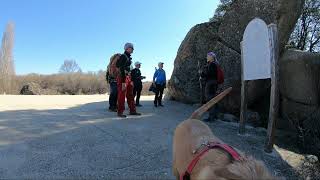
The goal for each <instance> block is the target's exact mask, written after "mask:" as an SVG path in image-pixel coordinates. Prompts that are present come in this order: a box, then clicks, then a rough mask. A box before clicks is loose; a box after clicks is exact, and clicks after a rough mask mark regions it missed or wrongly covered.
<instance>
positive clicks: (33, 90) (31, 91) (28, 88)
mask: <svg viewBox="0 0 320 180" xmlns="http://www.w3.org/2000/svg"><path fill="white" fill-rule="evenodd" d="M20 94H21V95H41V86H40V85H39V84H37V83H28V84H26V85H24V86H23V87H22V88H21V90H20Z"/></svg>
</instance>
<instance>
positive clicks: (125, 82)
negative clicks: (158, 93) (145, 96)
mask: <svg viewBox="0 0 320 180" xmlns="http://www.w3.org/2000/svg"><path fill="white" fill-rule="evenodd" d="M124 50H125V52H124V53H123V54H122V55H121V56H120V59H119V60H118V61H117V68H119V70H120V73H119V76H118V78H117V85H118V116H119V117H122V118H125V117H127V116H126V115H124V114H123V112H124V110H125V106H124V103H125V98H126V97H127V103H128V106H129V109H130V115H141V114H140V113H137V111H136V106H135V104H134V97H133V82H132V81H131V76H130V67H131V63H132V58H131V54H132V53H133V50H134V48H133V44H132V43H126V44H125V46H124Z"/></svg>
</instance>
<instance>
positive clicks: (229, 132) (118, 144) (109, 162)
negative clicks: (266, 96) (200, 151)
mask: <svg viewBox="0 0 320 180" xmlns="http://www.w3.org/2000/svg"><path fill="white" fill-rule="evenodd" d="M143 105H144V107H142V108H139V111H140V112H142V113H143V116H141V117H133V116H129V118H127V119H119V118H118V117H117V116H116V114H115V113H111V112H107V111H106V106H107V102H97V103H89V104H85V105H80V106H76V107H72V108H69V109H51V110H32V109H30V110H16V111H3V112H0V129H1V131H0V178H10V179H12V178H19V179H20V178H31V179H33V178H38V179H42V178H46V179H48V178H60V179H65V178H86V179H87V178H108V177H109V178H110V177H112V178H124V179H128V178H129V179H132V178H142V177H145V178H152V179H154V178H158V179H173V176H172V173H171V161H172V136H173V132H174V129H175V127H176V126H177V124H179V123H180V122H181V121H182V120H185V119H186V118H188V117H189V115H190V114H191V112H192V111H193V110H194V109H195V107H193V106H189V105H184V104H180V103H178V102H173V101H169V102H166V104H165V105H166V106H165V107H164V108H154V107H153V106H152V102H151V101H145V102H143ZM209 125H210V127H211V128H212V129H213V131H214V133H215V134H216V135H217V136H218V137H219V138H221V139H222V140H224V141H225V142H226V143H229V144H230V145H232V146H234V147H236V148H238V149H239V150H241V151H244V152H248V153H249V154H253V156H254V157H256V158H258V159H261V160H263V161H265V162H266V164H267V165H268V167H269V168H270V169H272V170H273V172H275V173H276V174H277V175H281V176H286V177H288V178H290V179H292V178H294V177H295V173H294V170H293V169H292V168H291V167H290V166H289V165H288V164H287V163H286V162H285V161H284V160H282V159H281V158H280V156H279V155H278V154H276V152H275V153H274V154H272V155H267V154H265V153H264V152H263V143H264V141H262V137H264V136H265V131H260V130H255V129H252V130H249V133H248V134H249V135H248V136H238V135H237V126H235V125H234V124H232V123H225V122H222V121H217V122H214V123H209ZM251 131H252V132H251Z"/></svg>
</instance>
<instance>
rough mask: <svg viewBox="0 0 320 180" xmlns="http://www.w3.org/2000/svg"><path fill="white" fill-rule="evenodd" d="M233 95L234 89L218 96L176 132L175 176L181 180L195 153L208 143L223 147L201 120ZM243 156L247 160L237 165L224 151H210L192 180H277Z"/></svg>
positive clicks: (196, 168) (197, 168) (182, 124)
mask: <svg viewBox="0 0 320 180" xmlns="http://www.w3.org/2000/svg"><path fill="white" fill-rule="evenodd" d="M230 91H231V88H229V89H227V90H226V91H224V92H222V93H221V94H220V95H218V96H216V97H215V98H214V99H212V100H211V101H209V102H208V103H207V104H205V105H204V106H202V107H201V108H199V109H198V110H197V111H195V112H194V113H193V115H192V116H191V117H190V118H189V119H188V120H186V121H183V122H182V123H181V124H179V125H178V127H177V128H176V130H175V133H174V139H173V173H174V175H175V176H176V178H177V179H179V177H180V175H183V174H184V172H185V171H186V169H187V167H188V165H189V163H190V162H191V161H192V160H193V158H194V157H195V154H193V151H194V150H196V149H198V148H199V147H200V146H201V144H203V143H207V142H208V141H210V142H220V143H223V142H222V141H221V140H220V139H219V138H217V137H216V136H214V134H213V133H212V131H211V129H210V128H209V127H208V126H207V125H206V124H205V123H203V122H201V121H199V120H198V119H199V118H200V117H201V115H202V114H203V113H204V112H205V111H207V110H208V109H209V108H210V107H212V106H213V105H214V104H215V103H217V102H218V101H219V100H221V99H222V98H223V97H224V96H225V95H227V94H228V93H229V92H230ZM238 152H239V151H238ZM239 153H240V152H239ZM240 154H241V156H242V157H244V158H243V160H241V161H233V160H232V159H231V157H230V155H229V154H228V153H227V152H226V151H224V150H222V149H217V148H216V149H211V150H209V151H208V152H207V153H206V154H204V155H203V156H202V157H201V159H200V160H199V161H198V163H197V165H196V166H195V167H194V169H193V171H192V173H191V175H190V178H191V180H194V179H199V180H205V179H211V180H227V179H232V180H235V179H237V180H238V179H239V180H240V179H243V180H249V179H250V180H253V179H257V180H258V179H259V180H261V179H266V180H267V179H268V180H269V179H275V177H273V176H271V175H270V173H269V172H268V170H267V168H266V167H265V165H264V164H263V162H261V161H258V160H255V159H254V158H252V157H245V156H244V155H243V154H242V153H240Z"/></svg>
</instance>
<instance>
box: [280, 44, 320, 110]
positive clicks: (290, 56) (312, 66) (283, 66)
mask: <svg viewBox="0 0 320 180" xmlns="http://www.w3.org/2000/svg"><path fill="white" fill-rule="evenodd" d="M319 84H320V53H310V52H303V51H298V50H288V51H286V52H285V53H284V55H283V57H282V58H281V62H280V91H281V95H282V96H283V97H285V98H287V99H289V100H291V101H294V102H297V103H301V104H306V105H319V104H320V86H319Z"/></svg>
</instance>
